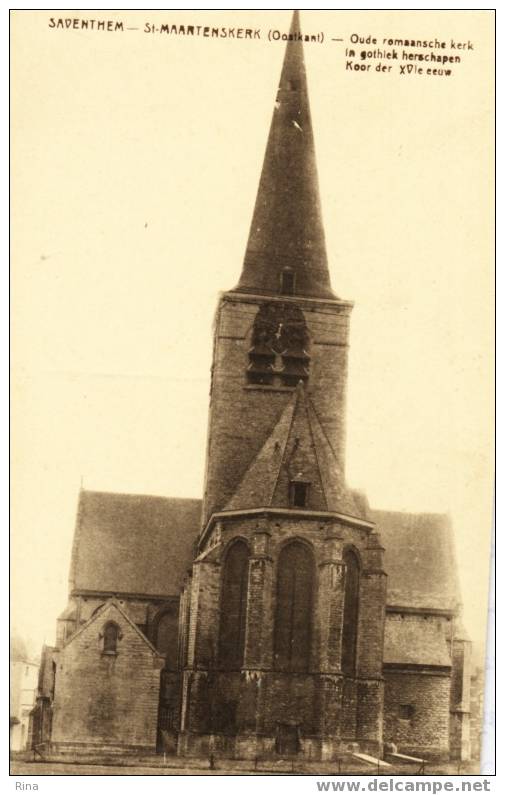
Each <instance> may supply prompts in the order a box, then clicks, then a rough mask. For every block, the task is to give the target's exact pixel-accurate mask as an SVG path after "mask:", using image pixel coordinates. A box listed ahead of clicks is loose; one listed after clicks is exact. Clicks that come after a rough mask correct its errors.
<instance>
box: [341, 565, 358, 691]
mask: <svg viewBox="0 0 505 795" xmlns="http://www.w3.org/2000/svg"><path fill="white" fill-rule="evenodd" d="M344 563H345V591H344V619H343V630H342V672H343V673H344V674H346V675H347V676H355V674H356V649H357V641H358V618H359V584H360V583H359V581H360V567H359V561H358V557H357V555H356V553H355V552H353V551H352V549H348V550H346V552H345V553H344Z"/></svg>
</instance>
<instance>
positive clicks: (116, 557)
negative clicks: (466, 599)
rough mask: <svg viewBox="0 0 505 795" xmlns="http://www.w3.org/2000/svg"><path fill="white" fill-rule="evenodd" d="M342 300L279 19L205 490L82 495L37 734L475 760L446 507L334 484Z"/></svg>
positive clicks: (71, 749) (245, 754)
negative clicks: (373, 502)
mask: <svg viewBox="0 0 505 795" xmlns="http://www.w3.org/2000/svg"><path fill="white" fill-rule="evenodd" d="M299 30H300V28H299V18H298V13H297V12H295V14H294V16H293V22H292V28H291V32H292V34H296V33H297V32H298V31H299ZM352 307H353V305H352V303H351V302H350V301H348V300H344V299H342V298H340V297H338V296H337V295H336V294H335V292H334V290H333V287H332V285H331V284H330V276H329V270H328V263H327V254H326V247H325V237H324V229H323V223H322V216H321V208H320V199H319V189H318V179H317V169H316V160H315V149H314V139H313V131H312V123H311V115H310V107H309V97H308V92H307V82H306V74H305V65H304V57H303V44H302V41H301V40H300V39H299V38H297V37H296V35H293V36H292V37H291V39H290V40H289V41H288V43H287V45H286V54H285V58H284V63H283V67H282V73H281V77H280V83H279V88H278V93H277V97H276V100H275V105H274V110H273V118H272V123H271V128H270V134H269V138H268V143H267V148H266V153H265V159H264V164H263V170H262V173H261V179H260V183H259V189H258V194H257V199H256V205H255V208H254V213H253V219H252V224H251V229H250V235H249V240H248V243H247V248H246V252H245V257H244V263H243V268H242V272H241V274H240V277H239V280H238V283H237V285H236V286H235V287H234V288H233V289H231V290H229V291H228V292H225V293H223V294H222V296H221V297H220V299H219V306H218V310H217V320H216V326H215V337H214V347H213V361H212V368H211V393H210V411H209V425H208V444H207V457H206V474H205V490H204V494H203V499H202V500H191V499H173V498H169V497H164V496H160V497H152V496H139V495H132V494H112V493H105V492H95V491H86V490H81V492H80V494H79V503H78V510H77V520H76V527H75V535H74V543H73V552H72V561H71V567H70V578H69V597H68V604H67V607H66V609H65V610H64V612H63V613H62V614H61V615H60V617H59V619H58V622H57V627H58V629H57V641H56V646H55V647H54V648H51V649H47V648H46V649H45V651H44V655H43V661H42V666H41V671H40V681H39V691H38V700H37V707H36V709H35V710H34V714H33V720H34V727H33V736H34V738H35V739H34V742H35V743H37V742H38V743H43V744H45V745H46V747H48V748H51V749H52V750H53V751H57V752H67V753H77V752H79V751H86V752H88V751H93V750H95V749H100V750H106V751H110V752H111V753H112V752H118V753H154V752H156V750H158V751H160V750H161V751H165V752H173V753H177V754H179V755H182V756H184V755H187V756H201V755H208V754H210V753H213V754H217V755H219V754H221V755H223V756H230V757H237V758H250V759H254V758H256V757H259V758H284V757H293V756H297V757H299V758H301V759H312V760H315V759H322V760H324V759H327V760H333V759H337V758H339V756H340V755H341V754H343V753H345V752H349V751H353V750H354V751H360V752H362V753H365V754H371V755H374V756H377V757H382V755H383V754H384V750H385V748H386V749H387V747H388V744H389V745H395V746H396V748H397V749H398V750H399V752H401V753H405V754H414V755H416V756H422V757H423V758H427V759H432V758H433V759H435V758H436V759H449V758H453V759H468V758H469V756H470V752H471V749H470V706H469V704H470V693H469V688H470V652H471V644H470V642H469V641H468V639H467V637H466V636H465V634H464V631H463V630H462V627H461V623H460V618H459V616H460V613H461V596H460V591H459V586H458V579H457V568H456V560H455V553H454V548H453V538H452V529H451V525H450V522H449V519H448V517H446V516H444V515H439V514H430V513H426V514H405V513H395V512H385V511H376V510H373V509H372V508H370V506H369V505H368V503H367V500H366V498H365V496H364V495H363V494H362V493H359V492H356V491H353V490H352V489H350V488H348V486H347V484H346V480H345V460H344V452H345V423H346V380H347V355H348V347H349V327H350V318H351V311H352ZM370 342H371V343H372V340H371V341H370Z"/></svg>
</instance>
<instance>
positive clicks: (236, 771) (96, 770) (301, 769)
mask: <svg viewBox="0 0 505 795" xmlns="http://www.w3.org/2000/svg"><path fill="white" fill-rule="evenodd" d="M184 761H185V762H187V764H186V765H183V764H182V762H183V760H182V759H181V758H177V757H170V759H167V760H166V763H165V764H164V763H163V760H162V759H161V758H157V759H155V760H154V761H151V760H149V761H145V762H144V761H143V760H139V762H138V763H137V762H136V760H133V759H129V760H122V761H121V762H120V763H110V764H103V763H98V762H97V763H77V762H42V761H39V762H33V761H29V760H23V759H16V760H15V761H12V762H11V775H12V776H191V775H193V776H194V775H197V776H209V775H210V776H212V775H218V776H223V775H225V776H233V775H241V776H249V775H293V774H295V775H312V776H315V775H320V776H328V775H333V776H334V775H338V774H339V772H340V773H342V774H345V773H348V774H354V775H368V776H373V775H377V771H376V769H375V768H372V767H371V766H368V767H367V766H364V765H360V764H359V763H348V764H346V765H344V764H343V763H342V764H341V769H340V771H339V770H338V763H333V764H332V763H329V762H321V763H319V764H318V763H312V764H310V765H309V764H303V763H302V762H297V761H295V762H293V763H291V762H290V761H288V760H283V761H282V762H268V761H265V762H259V763H258V766H257V769H256V770H255V769H254V762H245V761H239V760H231V759H228V760H220V759H219V760H216V761H215V769H214V770H211V769H210V765H209V760H207V759H201V760H198V759H191V760H184ZM417 773H418V768H417V766H415V765H401V766H392V767H391V768H388V769H387V770H386V771H382V772H381V775H386V776H391V775H416V774H417ZM425 773H426V775H458V774H461V775H476V774H478V773H479V764H478V762H466V763H462V764H461V765H459V766H458V764H454V763H448V764H435V763H433V764H430V765H427V766H426V769H425Z"/></svg>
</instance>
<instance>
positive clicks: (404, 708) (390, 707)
mask: <svg viewBox="0 0 505 795" xmlns="http://www.w3.org/2000/svg"><path fill="white" fill-rule="evenodd" d="M450 684H451V679H450V675H449V674H448V673H440V672H437V671H429V670H424V671H423V670H413V671H409V670H386V671H385V698H384V742H392V743H394V744H395V745H397V746H398V749H399V751H400V752H401V753H407V754H414V755H417V756H423V757H426V758H434V757H436V758H448V755H449V703H450V702H449V696H450Z"/></svg>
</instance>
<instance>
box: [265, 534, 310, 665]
mask: <svg viewBox="0 0 505 795" xmlns="http://www.w3.org/2000/svg"><path fill="white" fill-rule="evenodd" d="M313 590H314V556H313V553H312V551H311V550H310V549H309V547H307V546H306V545H305V544H303V543H301V542H299V541H293V542H291V543H290V544H288V545H287V546H285V547H284V549H283V550H282V551H281V553H280V555H279V563H278V570H277V604H276V611H275V630H274V663H275V668H276V669H277V670H280V671H300V672H303V671H307V670H308V669H309V667H310V653H311V635H312V605H313Z"/></svg>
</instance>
